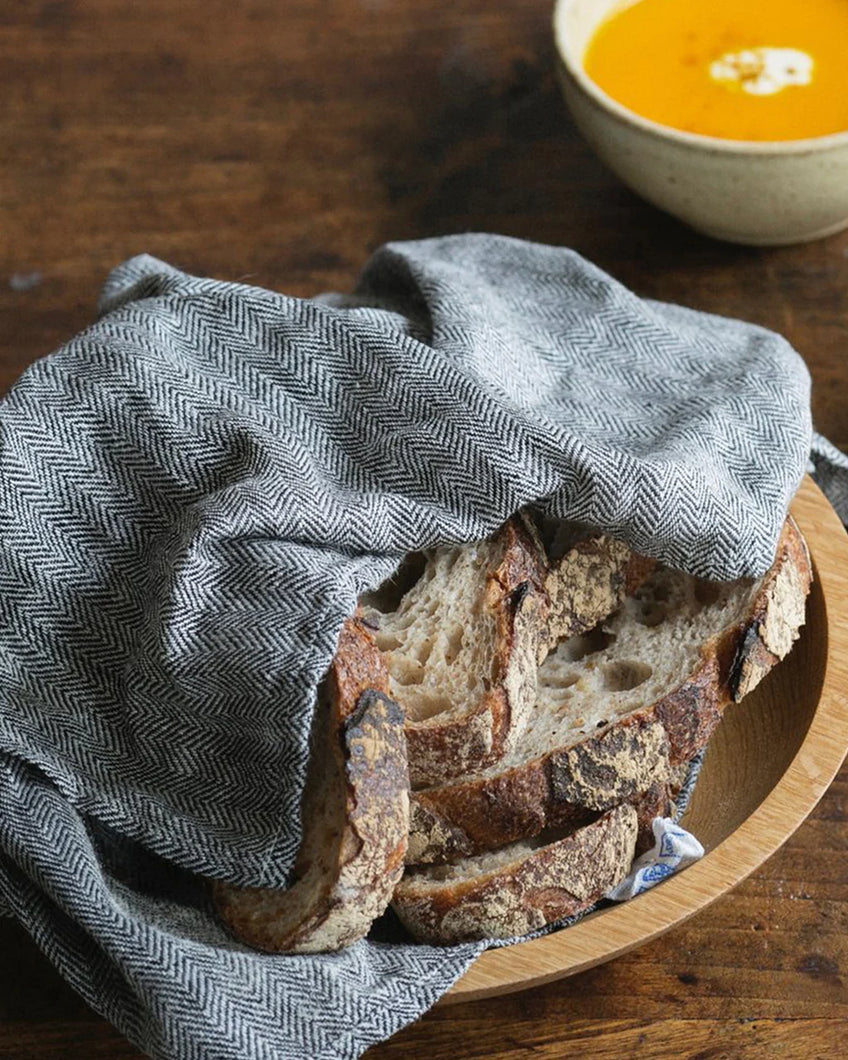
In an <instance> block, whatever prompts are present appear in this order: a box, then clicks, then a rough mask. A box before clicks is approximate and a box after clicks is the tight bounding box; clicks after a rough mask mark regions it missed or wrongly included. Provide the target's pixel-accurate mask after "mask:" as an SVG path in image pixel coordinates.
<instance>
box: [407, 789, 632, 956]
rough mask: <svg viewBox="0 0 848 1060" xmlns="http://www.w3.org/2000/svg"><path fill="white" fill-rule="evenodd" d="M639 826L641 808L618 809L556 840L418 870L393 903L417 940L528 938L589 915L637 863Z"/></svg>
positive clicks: (442, 942)
mask: <svg viewBox="0 0 848 1060" xmlns="http://www.w3.org/2000/svg"><path fill="white" fill-rule="evenodd" d="M637 827H638V823H637V814H636V810H635V809H634V808H633V807H632V806H618V807H616V808H615V809H612V810H610V811H608V812H607V813H606V814H604V815H603V816H601V817H600V818H599V819H597V820H595V821H593V822H592V823H590V824H587V825H585V826H583V827H582V828H578V829H576V830H574V831H573V832H571V833H569V834H567V835H565V836H564V837H562V838H559V839H557V840H555V841H553V842H551V841H546V842H545V841H542V839H541V837H540V838H539V839H535V840H533V839H531V840H526V841H524V842H519V843H511V844H510V845H509V846H506V847H503V848H501V849H500V850H497V851H494V852H492V853H490V854H481V855H478V856H477V857H473V858H464V859H460V860H458V861H456V862H455V863H453V864H451V865H439V866H430V867H428V868H421V869H413V870H410V871H408V872H407V873H406V874H405V875H404V877H403V879H402V880H401V882H400V883H399V884H398V886H397V889H396V890H395V895H394V898H393V899H392V908H393V909H394V910H395V912H396V913H397V915H398V917H399V918H400V920H401V921H402V922H403V924H404V925H405V926H406V928H407V929H408V930H409V931H410V933H411V934H412V935H414V936H415V938H417V939H419V940H421V941H422V942H429V943H433V944H435V945H446V944H450V943H455V942H464V941H467V940H471V939H505V938H512V937H514V936H517V935H525V934H527V932H529V931H533V930H535V929H536V928H540V927H544V926H545V925H547V924H550V923H552V922H554V921H556V920H560V919H562V918H563V917H568V916H573V915H575V914H576V913H580V912H582V911H583V910H585V909H586V908H588V907H589V906H591V905H592V904H594V903H595V902H596V901H597V900H598V899H599V898H600V897H601V896H602V895H603V894H605V893H606V892H607V891H608V890H609V889H610V888H611V887H613V886H615V884H616V883H618V882H619V881H620V880H621V879H622V878H623V877H624V876H625V875H626V874H627V872H628V871H629V869H630V865H631V863H632V861H633V856H634V852H635V849H636V833H637ZM545 838H546V839H547V838H548V837H545Z"/></svg>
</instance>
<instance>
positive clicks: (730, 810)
mask: <svg viewBox="0 0 848 1060" xmlns="http://www.w3.org/2000/svg"><path fill="white" fill-rule="evenodd" d="M813 569H814V572H815V563H814V564H813ZM826 663H827V619H826V611H825V601H824V596H823V594H822V590H821V583H820V581H819V578H818V574H817V572H815V580H814V582H813V587H812V589H811V590H810V595H809V597H808V598H807V619H806V623H805V625H804V627H803V629H802V630H801V636H800V637H799V639H798V642H797V643H796V644H795V646H794V648H793V649H792V652H791V653H790V655H789V656H788V658H787V659H785V660H784V661H783V662H782V663H781V665H780V666H778V667H777V668H776V669H774V670H772V671H771V673H770V674H768V675H767V676H766V678H765V679H764V680H763V681H762V682H761V683H760V684H759V685H758V686H757V688H755V689H754V691H753V692H752V693H751V694H750V695H748V696H746V697H745V699H744V700H743V701H742V702H741V703H738V704H736V705H734V706H732V707H729V708H728V709H727V710H726V711H725V713H724V716H723V718H722V721H721V724H720V725H719V727H718V728H717V729H716V731H715V733H714V734H713V736H712V738H711V740H710V743H709V746H708V748H707V753H706V756H705V758H704V764H703V767H702V769H701V773H700V776H699V777H698V782H697V785H696V787H695V791H694V793H693V795H692V800H691V802H690V804H689V808H688V810H687V812H686V813H685V814H684V816H683V818H682V821H681V823H682V824H683V825H684V826H685V827H686V828H687V829H689V831H690V832H692V834H693V835H696V836H697V837H698V839H699V840H700V841H701V843H702V844H703V846H704V849H705V850H706V851H710V850H712V849H713V848H714V847H716V846H718V844H719V843H721V842H723V841H724V840H725V839H727V837H728V836H729V835H731V834H732V833H733V832H735V831H736V829H737V828H738V827H739V826H740V825H741V824H742V822H743V821H745V820H746V819H747V818H748V817H750V816H751V814H752V813H753V812H754V810H756V809H757V807H758V806H759V805H760V804H761V803H762V801H763V800H764V799H765V798H766V796H767V795H768V794H769V793H770V792H771V791H772V789H773V788H774V787H775V786H776V785H777V783H778V781H779V780H780V778H781V777H782V776H783V774H784V773H785V772H786V770H787V769H788V768H789V764H790V762H791V761H792V759H793V758H794V757H795V755H796V754H797V753H798V749H799V748H800V746H801V744H802V743H803V742H804V738H805V737H806V735H807V730H808V729H809V727H810V723H811V722H812V720H813V716H814V715H815V712H816V707H817V706H818V702H819V697H820V695H821V688H822V683H823V681H824V673H825V666H826Z"/></svg>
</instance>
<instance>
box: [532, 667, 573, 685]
mask: <svg viewBox="0 0 848 1060" xmlns="http://www.w3.org/2000/svg"><path fill="white" fill-rule="evenodd" d="M579 680H580V675H579V674H576V673H574V672H573V671H571V670H566V671H565V673H556V672H555V671H551V670H547V669H543V670H541V671H540V673H539V684H540V685H542V687H543V688H571V686H572V685H576V684H577V682H578V681H579Z"/></svg>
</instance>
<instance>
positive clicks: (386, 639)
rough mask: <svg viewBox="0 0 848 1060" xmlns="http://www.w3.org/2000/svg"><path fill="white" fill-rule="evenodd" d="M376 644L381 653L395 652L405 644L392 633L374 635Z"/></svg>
mask: <svg viewBox="0 0 848 1060" xmlns="http://www.w3.org/2000/svg"><path fill="white" fill-rule="evenodd" d="M374 643H375V644H376V645H377V647H378V648H379V649H380V651H395V650H396V649H397V648H399V647H400V646H401V645H402V644H403V640H402V639H401V638H400V637H395V636H393V635H392V634H391V633H380V632H377V633H375V634H374Z"/></svg>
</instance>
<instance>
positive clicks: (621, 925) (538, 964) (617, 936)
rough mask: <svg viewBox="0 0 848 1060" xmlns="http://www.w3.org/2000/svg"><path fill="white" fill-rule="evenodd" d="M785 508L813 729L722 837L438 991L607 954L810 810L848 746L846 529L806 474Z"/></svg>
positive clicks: (658, 927)
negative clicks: (805, 631) (812, 583)
mask: <svg viewBox="0 0 848 1060" xmlns="http://www.w3.org/2000/svg"><path fill="white" fill-rule="evenodd" d="M790 511H791V513H792V515H793V517H794V518H795V520H796V522H797V523H798V526H799V528H800V530H801V532H802V533H803V535H804V537H805V539H806V541H807V545H808V547H809V549H810V553H811V555H812V557H813V561H814V563H815V568H816V576H817V579H818V582H819V587H820V590H821V593H822V596H823V599H824V608H825V623H826V629H827V650H826V658H825V670H824V680H823V682H822V686H821V692H820V694H819V700H818V703H817V705H816V709H815V712H814V715H813V717H812V719H811V721H810V726H809V729H808V730H807V733H806V735H805V737H804V739H803V741H802V742H801V746H800V747H799V749H798V751H797V753H796V755H795V757H794V758H793V759H792V762H791V763H790V765H789V767H788V768H787V769H786V771H785V772H784V773H783V775H782V777H781V778H780V780H779V781H778V783H777V784H776V785H775V786H774V788H772V790H771V791H770V792H769V794H768V795H767V796H766V798H765V799H764V800H763V801H762V802H761V803H760V805H759V806H758V807H757V809H756V810H754V812H753V813H752V814H750V816H749V817H747V818H746V819H745V821H743V823H742V824H741V825H740V826H739V827H738V828H737V829H735V831H733V832H732V833H731V834H730V835H729V836H727V838H726V839H724V840H723V841H722V842H721V843H719V844H718V845H717V846H716V847H715V848H714V849H712V850H711V851H710V852H709V853H708V854H706V855H705V856H704V857H703V858H702V859H701V860H700V861H698V862H696V863H695V864H694V865H691V866H689V868H687V869H686V870H685V871H684V872H681V873H679V874H677V875H675V876H673V877H671V878H670V879H668V880H666V881H664V882H663V883H662V884H661V885H659V886H657V887H655V888H653V889H652V890H650V891H647V892H646V893H645V894H642V895H639V897H638V899H637V900H631V901H629V902H625V903H623V904H622V905H620V906H616V907H615V908H613V909H607V910H604V911H603V912H602V913H599V914H598V915H597V916H589V917H587V918H586V919H585V920H581V921H579V922H578V923H576V924H573V925H572V926H571V927H568V928H564V929H563V930H562V931H558V932H554V933H553V934H551V935H545V936H543V937H542V938H537V939H531V940H529V941H527V942H520V943H516V944H515V945H513V946H506V947H502V948H499V949H492V950H487V951H486V952H485V953H483V954H481V956H480V957H479V958H478V959H477V961H476V962H475V963H474V964H473V965H472V966H471V968H469V969H468V971H467V972H466V973H465V974H464V975H463V976H462V977H461V978H460V979H459V980H458V981H457V982H456V983H455V984H454V986H453V987H452V988H451V990H450V991H449V992H448V993H447V994H446V995H445V996H444V997H443V998H442V999H441V1002H440V1004H454V1003H457V1002H461V1001H474V1000H477V999H478V998H484V997H493V996H495V995H497V994H506V993H511V992H513V991H517V990H525V989H528V988H529V987H532V986H541V985H542V984H543V983H548V982H552V981H553V980H555V979H561V978H564V977H565V976H568V975H574V974H575V973H577V972H581V971H584V970H585V969H587V968H591V967H593V966H595V965H597V964H602V963H604V962H605V961H608V960H611V959H612V958H613V957H617V956H619V955H620V954H622V953H626V952H627V951H628V950H631V949H634V948H635V947H637V946H641V945H642V944H643V943H646V942H649V941H650V940H651V939H653V938H656V937H657V936H658V935H661V934H662V933H663V932H665V931H667V930H668V929H669V928H671V927H673V926H675V925H676V924H680V923H682V922H683V921H684V920H686V919H688V918H689V917H690V916H693V915H694V914H695V913H697V912H699V911H700V910H702V909H704V908H706V907H707V906H708V905H709V904H710V903H711V902H713V901H715V900H716V899H717V898H719V897H721V895H723V894H725V893H726V892H727V891H729V890H730V889H731V888H732V887H734V886H736V884H738V883H740V882H741V881H742V880H744V879H745V878H746V877H747V876H749V875H750V874H751V873H752V872H753V871H754V870H755V869H757V868H758V867H759V866H760V865H762V863H763V862H764V861H765V860H766V859H767V858H768V857H770V856H771V854H773V853H774V852H775V851H776V850H777V849H778V847H780V846H781V845H782V844H783V843H784V842H785V841H786V840H787V839H788V838H789V836H790V835H792V833H793V832H794V831H795V830H796V829H797V828H798V827H799V826H800V825H801V823H802V822H803V821H804V820H805V818H806V817H807V816H808V815H809V814H810V813H811V811H812V810H813V808H814V807H815V805H816V803H817V802H818V801H819V799H820V798H821V796H822V795H823V794H824V793H825V791H826V790H827V788H828V787H829V786H830V783H831V781H832V780H833V778H834V777H835V776H836V773H837V772H838V771H839V768H840V766H841V765H842V762H843V760H844V759H845V755H846V751H848V696H846V695H845V694H844V693H843V692H842V691H841V689H842V688H844V687H848V621H846V622H838V621H830V619H829V615H830V613H831V612H832V614H833V615H839V614H840V611H844V607H845V604H844V602H845V601H846V600H848V573H846V572H848V535H846V533H845V529H844V527H843V526H842V523H841V521H840V519H839V517H838V516H837V515H836V513H835V512H834V510H833V508H832V507H831V506H830V503H829V502H828V500H827V498H826V497H825V496H824V494H823V493H822V492H821V490H820V489H819V488H818V487H817V486H816V485H815V483H814V482H813V481H812V479H810V478H809V476H807V477H805V479H804V481H803V482H802V483H801V486H800V488H799V490H798V492H797V494H796V495H795V498H794V500H793V502H792V505H791V508H790Z"/></svg>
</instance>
